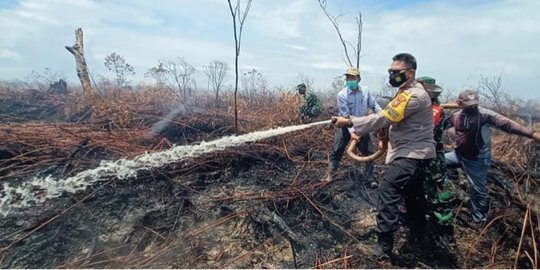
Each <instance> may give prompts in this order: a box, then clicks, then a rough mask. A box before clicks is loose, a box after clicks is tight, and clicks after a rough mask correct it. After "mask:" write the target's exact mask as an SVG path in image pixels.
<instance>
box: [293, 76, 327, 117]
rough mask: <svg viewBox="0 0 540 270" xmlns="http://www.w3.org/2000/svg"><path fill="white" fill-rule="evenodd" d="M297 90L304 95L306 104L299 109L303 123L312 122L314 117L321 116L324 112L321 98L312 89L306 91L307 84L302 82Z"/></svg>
mask: <svg viewBox="0 0 540 270" xmlns="http://www.w3.org/2000/svg"><path fill="white" fill-rule="evenodd" d="M296 90H298V93H299V94H300V95H302V96H304V104H302V106H301V107H300V109H299V114H300V118H301V119H302V123H304V124H307V123H311V121H312V120H313V118H315V117H317V116H319V114H321V112H322V109H323V107H322V103H321V100H320V99H319V98H318V97H317V95H315V93H313V92H311V91H306V85H305V84H303V83H301V84H299V85H297V86H296Z"/></svg>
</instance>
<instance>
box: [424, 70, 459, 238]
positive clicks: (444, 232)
mask: <svg viewBox="0 0 540 270" xmlns="http://www.w3.org/2000/svg"><path fill="white" fill-rule="evenodd" d="M417 80H418V82H420V83H422V84H423V85H424V88H425V89H426V91H427V92H428V93H429V96H430V98H431V102H432V104H433V105H432V108H433V125H434V127H435V128H434V130H433V135H434V140H435V143H436V145H435V150H436V155H437V156H436V158H435V159H434V160H432V162H431V164H430V166H429V167H427V168H426V179H425V181H424V189H425V192H426V195H427V199H428V209H429V215H430V220H431V221H435V222H431V223H432V225H433V228H434V229H435V230H436V232H437V235H438V236H439V238H440V240H443V241H444V242H449V241H452V240H453V239H452V238H453V226H452V221H453V218H454V215H453V212H452V209H453V206H452V205H451V203H452V201H453V199H454V194H453V193H452V192H450V191H448V187H447V186H446V164H445V158H444V154H445V153H444V140H443V132H444V130H445V129H446V127H445V125H447V124H448V122H447V121H445V115H444V111H443V108H442V107H441V105H440V104H441V103H440V102H439V99H438V96H439V95H440V94H441V92H442V88H441V87H440V86H438V85H436V84H435V79H433V78H431V77H427V76H424V77H420V78H418V79H417Z"/></svg>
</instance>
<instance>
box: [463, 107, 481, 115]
mask: <svg viewBox="0 0 540 270" xmlns="http://www.w3.org/2000/svg"><path fill="white" fill-rule="evenodd" d="M463 112H464V113H465V114H469V115H470V114H477V113H478V107H473V108H464V109H463Z"/></svg>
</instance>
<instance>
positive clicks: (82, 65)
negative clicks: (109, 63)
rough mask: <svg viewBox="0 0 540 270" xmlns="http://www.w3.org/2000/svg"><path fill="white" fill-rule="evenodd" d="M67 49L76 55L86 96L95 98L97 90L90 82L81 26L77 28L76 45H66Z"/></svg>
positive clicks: (89, 98) (79, 74)
mask: <svg viewBox="0 0 540 270" xmlns="http://www.w3.org/2000/svg"><path fill="white" fill-rule="evenodd" d="M66 49H67V50H68V51H69V52H70V53H72V54H73V56H74V57H75V62H76V64H77V76H78V77H79V80H80V81H81V85H82V88H83V96H84V98H85V99H86V100H93V99H95V98H96V91H95V90H94V88H92V84H90V76H89V75H88V66H87V65H86V59H85V58H84V46H83V31H82V29H81V28H77V29H76V30H75V45H73V46H66Z"/></svg>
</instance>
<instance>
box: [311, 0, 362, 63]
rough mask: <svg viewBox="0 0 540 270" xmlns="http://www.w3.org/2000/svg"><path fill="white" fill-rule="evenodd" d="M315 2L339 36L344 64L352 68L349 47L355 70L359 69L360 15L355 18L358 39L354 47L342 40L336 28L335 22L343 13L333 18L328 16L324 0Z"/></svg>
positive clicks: (360, 44)
mask: <svg viewBox="0 0 540 270" xmlns="http://www.w3.org/2000/svg"><path fill="white" fill-rule="evenodd" d="M317 2H318V3H319V6H320V7H321V9H322V10H323V12H324V15H326V17H327V18H328V20H330V22H331V23H332V25H333V26H334V28H335V29H336V32H337V34H338V36H339V41H341V45H343V51H344V52H345V57H346V59H345V60H346V62H347V64H348V65H349V66H350V67H352V66H353V61H351V57H350V56H349V49H348V47H350V49H352V51H353V53H354V56H355V57H356V59H355V60H356V61H355V62H356V68H359V67H360V52H361V51H362V26H363V22H362V13H361V12H360V11H359V12H358V17H356V25H357V27H358V37H357V42H356V47H355V46H353V45H352V43H350V42H349V41H347V40H345V39H344V38H343V35H342V34H341V31H340V30H339V26H338V23H337V20H338V19H339V18H340V17H342V16H343V15H344V14H343V13H340V14H338V15H337V16H334V15H332V14H330V13H329V12H328V10H327V8H326V0H317Z"/></svg>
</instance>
